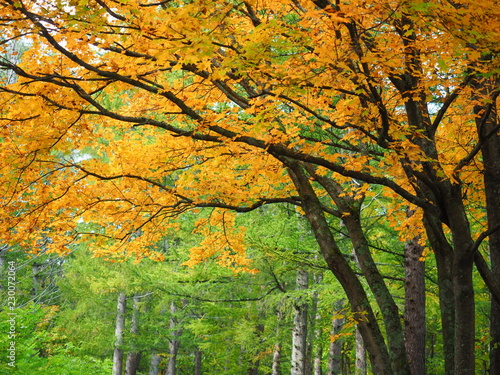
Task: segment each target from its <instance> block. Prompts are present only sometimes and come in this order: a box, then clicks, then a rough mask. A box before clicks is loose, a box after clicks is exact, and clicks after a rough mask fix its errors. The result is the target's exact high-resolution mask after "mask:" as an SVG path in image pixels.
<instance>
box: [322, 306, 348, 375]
mask: <svg viewBox="0 0 500 375" xmlns="http://www.w3.org/2000/svg"><path fill="white" fill-rule="evenodd" d="M343 305H344V299H341V300H338V301H336V302H335V303H334V306H333V310H334V315H335V318H334V319H332V329H331V332H330V336H331V337H332V338H336V339H335V340H333V339H331V340H330V348H329V351H328V369H327V372H326V375H338V374H340V373H341V369H342V340H339V339H338V336H337V335H338V334H339V333H340V332H341V330H342V327H343V326H344V321H345V319H344V317H343V316H338V315H339V311H340V310H341V309H342V306H343ZM337 316H338V317H337Z"/></svg>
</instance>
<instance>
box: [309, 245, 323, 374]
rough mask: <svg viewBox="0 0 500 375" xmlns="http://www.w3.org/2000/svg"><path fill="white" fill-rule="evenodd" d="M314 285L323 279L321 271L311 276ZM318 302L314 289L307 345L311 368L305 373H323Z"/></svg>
mask: <svg viewBox="0 0 500 375" xmlns="http://www.w3.org/2000/svg"><path fill="white" fill-rule="evenodd" d="M314 258H315V259H318V258H319V255H315V257H314ZM313 279H314V285H319V284H321V282H322V281H323V273H322V272H316V273H315V274H314V276H313ZM318 304H319V296H318V291H317V290H315V291H314V293H313V296H312V303H311V313H310V316H311V322H312V323H311V329H310V330H309V331H310V332H311V333H312V335H311V336H312V337H311V339H310V340H309V345H308V356H309V353H311V354H310V358H312V360H310V361H308V362H309V363H310V367H311V369H310V370H309V372H307V371H306V374H314V375H323V369H322V366H321V365H322V358H323V340H322V339H321V326H320V324H319V323H320V322H321V313H320V311H319V309H318Z"/></svg>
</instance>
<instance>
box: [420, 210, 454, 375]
mask: <svg viewBox="0 0 500 375" xmlns="http://www.w3.org/2000/svg"><path fill="white" fill-rule="evenodd" d="M424 225H425V228H426V233H427V238H428V239H429V243H430V245H431V248H432V249H433V251H434V256H435V259H436V265H437V273H438V287H439V307H440V313H441V326H442V329H441V331H442V338H443V353H444V373H445V374H446V375H453V374H454V372H455V297H454V293H455V292H454V290H453V277H452V268H453V265H452V263H453V248H452V247H451V245H450V244H449V243H448V240H447V239H446V237H445V235H444V231H443V228H442V224H441V223H440V222H439V221H437V220H436V219H435V218H433V217H430V216H428V215H425V216H424Z"/></svg>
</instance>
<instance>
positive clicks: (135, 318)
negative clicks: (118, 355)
mask: <svg viewBox="0 0 500 375" xmlns="http://www.w3.org/2000/svg"><path fill="white" fill-rule="evenodd" d="M130 333H131V334H132V335H131V336H132V340H133V341H132V343H134V341H135V339H136V336H137V334H138V333H139V298H138V297H137V296H134V305H133V308H132V322H131V325H130ZM134 346H135V344H134ZM139 360H140V353H138V352H137V350H133V351H131V352H129V353H127V360H126V362H125V375H135V374H136V372H137V369H138V368H139Z"/></svg>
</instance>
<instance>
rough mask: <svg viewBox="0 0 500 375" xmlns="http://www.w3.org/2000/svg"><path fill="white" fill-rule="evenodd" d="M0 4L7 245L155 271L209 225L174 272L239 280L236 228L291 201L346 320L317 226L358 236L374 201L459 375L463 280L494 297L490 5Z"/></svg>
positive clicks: (371, 341) (378, 356)
mask: <svg viewBox="0 0 500 375" xmlns="http://www.w3.org/2000/svg"><path fill="white" fill-rule="evenodd" d="M1 4H2V7H1V10H0V20H1V21H0V22H1V28H2V42H1V46H0V48H2V57H1V58H0V67H1V68H2V69H3V72H4V74H3V75H2V78H1V79H2V81H1V88H0V132H1V133H0V137H1V148H0V153H1V155H0V176H1V180H0V184H1V185H0V220H1V221H0V225H1V228H2V231H3V233H4V238H3V241H6V242H9V243H16V244H20V245H22V246H23V247H25V248H26V249H29V251H37V249H39V248H41V247H43V248H44V249H48V250H49V251H52V252H57V253H60V254H66V253H68V252H69V251H70V249H71V245H72V244H73V243H75V242H85V243H88V246H89V249H91V251H93V252H94V253H95V254H96V255H98V256H105V257H107V258H110V259H121V258H122V257H129V256H132V257H136V258H138V259H140V258H141V257H144V256H150V257H153V258H155V259H161V254H159V253H156V252H155V251H154V244H156V243H158V242H159V241H160V240H161V239H162V237H163V236H164V233H165V231H166V230H167V229H168V228H175V226H176V225H178V224H177V222H176V221H175V220H172V219H173V218H176V217H178V216H179V215H182V213H184V212H186V211H188V210H197V209H200V208H204V207H212V208H214V210H213V212H212V214H211V216H210V217H208V218H203V219H201V220H200V221H199V222H198V226H197V228H196V229H195V230H196V232H197V233H201V234H203V235H204V238H205V240H204V241H203V243H202V244H201V245H200V247H197V248H194V249H193V250H192V257H191V261H190V263H191V264H194V263H196V262H200V261H203V259H205V258H207V257H217V258H218V259H219V261H220V262H221V263H222V264H225V265H227V266H229V267H234V268H236V269H240V268H243V269H252V266H251V263H250V261H249V259H247V257H246V254H245V245H244V235H245V231H244V228H240V227H239V226H238V224H237V221H236V218H237V214H238V213H243V212H247V211H251V210H254V209H256V208H258V207H261V206H263V205H267V204H274V203H283V202H286V203H289V204H292V205H295V206H296V207H297V209H298V211H299V212H300V213H303V214H304V215H306V217H307V218H308V220H309V222H310V223H311V228H312V230H313V232H314V233H315V235H316V238H317V240H318V244H319V246H320V248H321V250H322V254H323V256H324V258H325V260H326V262H327V264H328V265H329V267H330V268H331V269H332V271H333V272H334V274H335V276H336V277H337V278H339V281H340V282H341V284H342V285H343V286H344V289H345V290H346V293H347V295H348V297H349V300H350V303H351V305H352V308H353V311H358V312H360V313H361V312H363V311H366V310H367V308H368V307H367V305H366V294H365V293H364V292H363V291H362V287H361V284H359V288H358V286H353V285H354V284H356V281H355V280H357V277H356V275H355V274H354V272H353V270H352V269H351V268H350V266H349V265H348V264H347V263H346V262H345V260H343V259H344V258H343V256H342V254H341V252H340V250H339V249H338V246H337V245H336V244H335V241H334V238H333V237H334V236H333V235H332V233H331V230H330V228H329V225H328V220H329V219H328V218H329V217H335V218H340V219H342V220H343V221H344V222H346V223H348V222H349V219H346V217H348V216H351V217H352V218H356V217H357V218H358V219H359V218H360V217H361V216H359V215H360V209H361V208H360V207H361V203H362V202H363V200H365V201H368V200H370V199H372V198H373V197H374V196H378V195H380V194H382V195H383V196H384V197H385V198H386V199H387V202H390V203H389V204H388V205H387V207H386V208H385V209H386V214H387V217H388V223H389V224H390V225H391V226H392V227H393V228H394V229H395V230H397V231H398V234H399V236H400V238H401V240H402V241H410V240H412V239H414V238H419V241H420V244H421V245H425V246H426V247H427V249H428V250H427V253H431V252H432V251H433V252H434V254H435V256H436V257H437V264H438V267H440V270H442V272H441V273H440V277H441V281H442V284H441V287H442V288H444V287H445V286H447V287H448V288H449V290H444V289H443V290H442V292H443V293H451V294H450V295H449V296H448V297H449V298H450V299H451V300H449V301H448V302H449V303H451V304H452V305H454V306H455V308H456V310H457V312H456V314H455V313H454V312H453V311H452V312H451V315H453V317H452V319H453V321H452V322H451V326H452V327H453V329H452V331H453V332H450V333H449V334H448V338H449V339H450V340H451V341H449V342H448V344H450V345H451V346H450V349H448V350H450V351H451V353H449V357H448V363H447V366H448V367H447V371H448V373H454V374H471V373H473V371H474V355H473V352H474V348H473V345H474V325H473V321H474V296H473V294H474V291H473V288H472V281H471V280H472V274H473V272H476V271H475V270H474V269H473V264H474V261H476V262H481V267H482V268H481V269H480V272H481V275H482V276H483V277H485V280H486V284H487V285H488V287H489V288H490V290H491V292H492V293H493V294H494V293H495V290H497V289H498V287H497V285H498V282H499V277H498V275H496V276H495V274H494V272H493V271H494V270H492V269H491V263H489V260H487V257H488V256H490V252H491V253H492V254H493V253H500V248H493V247H492V246H491V241H493V237H491V239H490V250H488V249H487V248H486V247H484V248H483V247H481V246H483V245H484V244H485V243H486V241H487V240H488V239H489V238H490V236H493V235H494V234H495V233H496V231H497V230H498V229H499V228H500V214H498V211H500V206H496V203H494V202H492V200H491V199H493V198H488V199H486V198H487V196H488V186H491V189H496V190H495V191H496V193H492V194H490V196H491V197H494V196H495V194H497V195H500V194H498V185H495V183H491V181H496V180H495V178H498V176H499V175H500V165H499V162H498V160H495V156H494V155H497V154H498V155H500V152H499V151H498V150H499V149H500V142H499V140H500V138H499V136H498V130H499V125H498V117H497V114H496V105H497V102H498V94H499V92H500V91H499V88H498V86H499V85H498V82H499V81H498V74H499V69H500V60H499V52H500V47H499V46H500V22H499V19H500V10H499V8H498V5H497V3H496V2H494V1H492V0H484V1H481V2H476V1H471V0H457V1H441V0H431V1H391V0H375V1H371V2H367V1H364V0H354V1H336V2H330V1H328V0H317V1H305V0H301V1H297V0H295V1H293V0H279V1H267V0H249V1H242V2H238V1H230V0H225V1H209V0H202V1H187V0H186V1H171V0H166V1H158V0H151V1H150V0H123V1H104V0H95V1H93V0H78V1H76V0H75V1H52V2H46V1H39V0H34V1H24V0H23V1H12V0H2V1H1ZM19 56H21V57H19ZM485 153H486V154H485ZM488 155H489V156H488ZM491 155H493V156H491ZM485 160H492V162H488V163H486V162H485ZM485 173H486V174H487V175H488V176H490V177H491V179H490V180H489V181H490V182H488V181H486V182H485ZM495 176H496V177H495ZM498 181H500V179H499V180H498ZM485 183H486V186H485ZM488 184H490V185H488ZM409 210H413V211H415V213H414V214H412V215H408V211H409ZM356 215H358V216H359V217H358V216H356ZM351 224H352V226H350V227H349V228H351V230H352V233H351V232H350V234H351V236H354V234H355V233H356V231H357V230H359V231H360V232H359V233H358V234H360V233H362V228H361V227H359V228H357V227H355V223H354V221H353V222H352V223H351ZM356 228H357V229H356ZM499 243H500V242H499ZM480 247H481V248H482V249H483V250H482V251H483V252H482V253H481V252H480V251H479V248H480ZM428 256H432V255H428ZM498 257H499V255H497V256H496V258H495V256H494V255H493V256H491V262H493V263H494V262H495V259H498ZM479 268H480V267H479V266H478V269H479ZM497 273H498V272H497ZM377 282H379V281H374V283H375V284H374V285H377V284H376V283H377ZM356 285H357V284H356ZM450 285H452V286H451V287H450ZM375 289H377V288H375ZM377 290H378V289H377ZM381 299H382V300H383V297H381ZM457 301H461V302H463V301H467V303H461V304H460V306H458V305H457V304H456V302H457ZM382 305H383V303H382ZM442 306H443V305H442ZM381 308H382V307H381ZM382 309H383V308H382ZM389 311H390V309H388V310H387V317H388V318H389V316H390V314H389ZM449 313H450V312H448V315H449ZM471 314H472V316H471ZM396 315H397V314H396ZM370 319H372V318H371V317H370V314H368V317H367V318H366V321H367V322H368V324H366V327H365V328H364V331H362V333H363V335H364V338H365V342H366V345H367V347H368V350H369V351H370V356H371V361H372V366H373V368H374V371H375V372H376V373H384V374H385V373H401V374H403V373H408V368H407V360H406V354H405V353H404V349H403V348H401V347H404V345H401V343H397V342H396V341H395V344H394V345H392V347H391V343H390V342H389V343H388V346H389V348H388V349H385V344H384V340H383V338H382V335H381V334H380V332H375V331H376V330H375V331H373V332H372V331H370V330H372V329H373V327H372V325H373V324H375V323H374V322H375V320H373V321H370ZM373 319H375V318H373ZM398 319H399V317H397V316H396V317H393V318H392V321H393V323H394V324H396V326H397V324H398V323H397V321H398ZM389 320H390V319H389ZM469 323H472V327H471V326H470V325H469ZM384 324H386V325H387V324H389V323H388V321H385V323H384ZM361 325H362V326H363V323H361ZM400 329H401V327H399V328H397V327H396V328H395V330H396V331H398V330H400ZM388 332H389V331H388ZM388 341H390V340H388ZM453 343H454V344H453ZM397 346H399V347H400V349H399V350H400V351H402V352H401V353H399V352H398V349H397ZM387 351H389V354H387ZM389 358H390V360H389Z"/></svg>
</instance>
